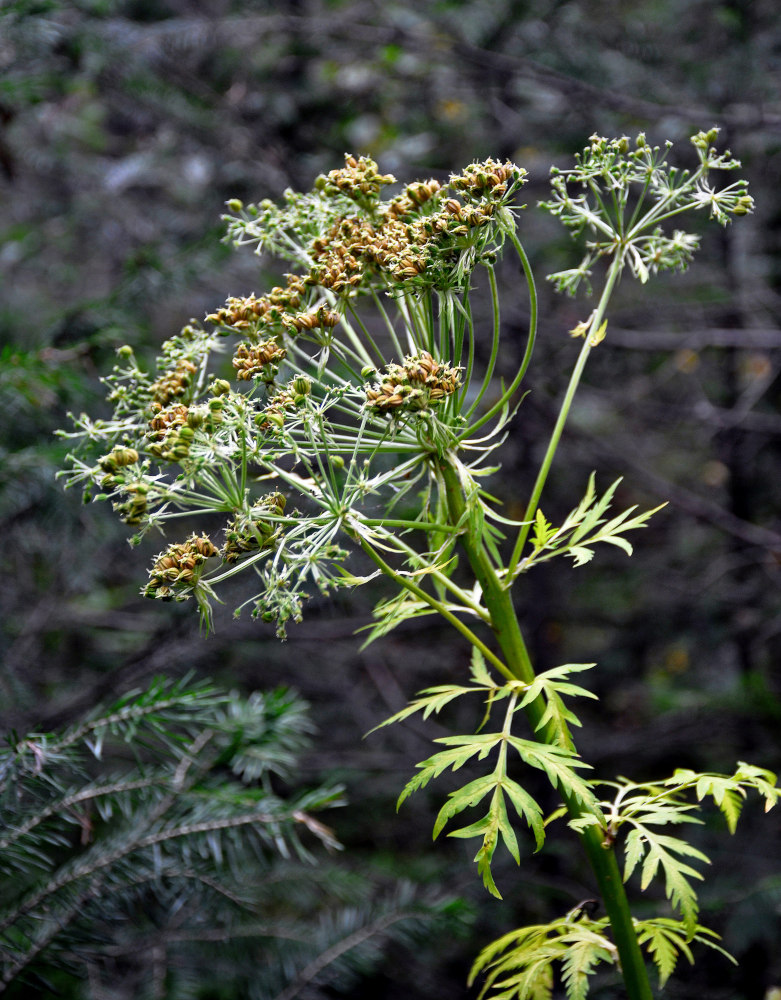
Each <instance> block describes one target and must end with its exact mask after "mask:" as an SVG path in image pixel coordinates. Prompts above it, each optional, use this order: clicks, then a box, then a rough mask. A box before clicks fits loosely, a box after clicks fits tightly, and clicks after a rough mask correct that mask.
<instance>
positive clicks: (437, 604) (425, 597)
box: [358, 538, 515, 680]
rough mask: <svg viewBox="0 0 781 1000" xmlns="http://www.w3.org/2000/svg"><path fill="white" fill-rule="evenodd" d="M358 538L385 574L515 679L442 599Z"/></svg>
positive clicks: (507, 677)
mask: <svg viewBox="0 0 781 1000" xmlns="http://www.w3.org/2000/svg"><path fill="white" fill-rule="evenodd" d="M358 540H359V541H360V545H361V548H362V549H363V551H364V552H365V553H366V555H367V556H369V558H370V559H371V560H372V562H374V563H375V564H376V565H377V566H379V568H380V569H381V570H382V572H383V573H384V574H385V576H387V577H388V578H389V579H391V580H393V581H394V583H396V584H397V585H398V586H399V587H403V588H404V589H405V590H408V591H409V592H410V593H411V594H414V595H415V596H416V597H417V598H418V599H419V600H421V601H424V602H425V603H426V604H428V605H429V607H430V608H432V610H434V611H437V612H439V614H440V615H442V617H443V618H444V619H445V621H448V622H450V624H451V625H452V626H453V627H454V628H455V629H457V630H458V631H459V632H460V633H461V634H462V635H463V636H464V637H465V638H466V639H468V640H469V642H470V643H471V644H472V645H473V646H474V647H475V648H476V649H479V650H480V652H481V653H482V654H483V656H484V657H485V658H486V659H487V660H488V661H489V662H490V663H493V665H494V666H495V667H496V669H497V670H498V671H499V673H500V674H501V675H502V676H503V677H505V678H506V679H507V680H513V678H514V677H515V674H513V673H512V672H511V671H510V670H508V669H507V667H506V666H505V664H504V663H502V661H501V660H500V659H499V657H498V656H497V655H496V653H494V651H493V650H492V649H489V647H488V646H486V644H485V643H484V642H483V641H482V640H481V639H480V638H479V637H478V636H476V635H475V633H474V632H473V631H472V630H471V629H470V628H468V627H467V626H466V625H464V623H463V622H462V621H461V620H460V619H459V618H456V616H455V615H454V614H453V613H452V611H449V610H448V609H447V608H446V607H445V605H444V604H443V603H442V602H441V601H438V600H437V599H436V598H435V597H432V596H431V595H430V594H427V593H426V591H425V590H423V589H422V588H421V587H419V586H418V585H417V584H416V583H413V582H412V580H410V579H409V578H408V577H406V576H403V575H402V574H401V573H397V572H396V570H394V569H393V567H392V566H389V565H388V563H386V562H385V560H384V559H383V558H382V556H381V555H380V554H379V552H377V551H376V550H375V549H373V548H372V546H371V545H369V543H368V542H367V541H366V539H365V538H359V539H358Z"/></svg>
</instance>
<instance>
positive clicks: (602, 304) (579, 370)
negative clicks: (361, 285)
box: [506, 252, 624, 587]
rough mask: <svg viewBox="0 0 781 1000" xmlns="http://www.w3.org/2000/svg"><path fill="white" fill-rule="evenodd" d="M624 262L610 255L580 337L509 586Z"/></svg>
mask: <svg viewBox="0 0 781 1000" xmlns="http://www.w3.org/2000/svg"><path fill="white" fill-rule="evenodd" d="M623 266H624V256H623V254H622V253H621V252H618V253H616V256H615V257H614V258H613V263H612V264H611V265H610V270H609V272H608V276H607V280H606V281H605V287H604V289H603V291H602V295H601V297H600V300H599V304H598V305H597V308H596V309H595V310H594V314H593V316H592V320H591V325H590V326H589V329H588V331H587V333H586V335H585V337H584V338H583V347H582V348H581V349H580V354H579V355H578V360H577V362H576V363H575V367H574V369H573V371H572V375H571V376H570V380H569V385H568V386H567V391H566V393H565V395H564V401H563V403H562V404H561V409H560V411H559V416H558V418H557V420H556V424H555V426H554V428H553V433H552V434H551V438H550V441H549V442H548V449H547V451H546V452H545V457H544V458H543V460H542V465H541V466H540V471H539V472H538V473H537V479H536V480H535V483H534V488H533V489H532V494H531V497H530V499H529V503H528V504H527V507H526V511H525V512H524V515H523V521H524V524H523V526H522V527H521V530H520V531H519V532H518V538H517V541H516V543H515V548H514V549H513V554H512V556H511V557H510V561H509V563H508V564H507V577H506V579H507V586H508V587H509V586H510V584H511V583H512V581H513V578H514V576H515V571H516V568H517V566H518V562H519V560H520V558H521V553H522V552H523V547H524V545H525V544H526V539H527V538H528V536H529V530H530V528H531V525H532V521H533V520H534V515H535V513H536V512H537V505H538V503H539V502H540V496H541V494H542V490H543V487H544V486H545V481H546V480H547V478H548V473H549V472H550V468H551V465H552V464H553V458H554V455H555V454H556V449H557V448H558V446H559V441H560V440H561V434H562V431H563V430H564V425H565V424H566V422H567V417H568V416H569V411H570V408H571V407H572V401H573V399H574V398H575V393H576V392H577V389H578V385H579V384H580V379H581V376H582V375H583V369H584V368H585V367H586V361H587V360H588V356H589V354H590V353H591V348H592V347H593V346H594V344H593V340H592V338H593V336H594V334H595V333H596V332H597V330H599V328H600V326H601V324H602V320H603V318H604V315H605V310H606V309H607V304H608V302H609V301H610V296H611V295H612V294H613V289H614V288H615V285H616V282H617V281H618V276H619V275H620V273H621V270H622V268H623Z"/></svg>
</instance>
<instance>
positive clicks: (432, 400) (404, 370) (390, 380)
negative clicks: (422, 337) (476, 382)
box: [365, 351, 461, 414]
mask: <svg viewBox="0 0 781 1000" xmlns="http://www.w3.org/2000/svg"><path fill="white" fill-rule="evenodd" d="M460 371H461V369H460V368H451V367H450V366H449V365H447V364H445V362H443V361H436V360H435V359H434V358H433V357H432V356H431V355H430V354H429V353H428V351H421V353H420V354H417V355H410V356H409V357H407V358H405V359H404V364H401V365H397V364H390V365H388V366H387V367H386V369H385V371H384V372H383V373H382V374H381V378H380V381H379V382H376V383H375V384H374V385H373V386H371V387H370V388H367V389H366V404H365V405H366V409H368V410H371V411H373V412H375V413H381V414H399V413H402V412H413V413H419V412H421V411H422V410H427V409H429V408H430V407H433V406H436V405H437V404H438V403H441V402H442V400H443V399H445V398H446V397H447V396H449V395H450V394H451V393H452V392H455V390H456V389H457V388H458V387H459V385H460V384H461V378H460V375H459V372H460Z"/></svg>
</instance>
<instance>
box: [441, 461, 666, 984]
mask: <svg viewBox="0 0 781 1000" xmlns="http://www.w3.org/2000/svg"><path fill="white" fill-rule="evenodd" d="M456 463H457V459H456V458H455V456H450V461H449V462H448V461H447V460H445V461H443V462H442V463H441V467H440V468H441V473H442V478H443V481H444V484H445V492H446V496H447V503H448V509H449V512H450V517H451V520H452V521H453V523H454V524H458V523H459V522H461V521H462V518H463V514H464V510H465V508H466V501H465V497H464V493H463V489H462V486H461V481H460V477H459V473H458V468H457V464H456ZM464 522H465V523H466V522H467V519H464ZM461 541H462V544H463V546H464V550H465V552H466V555H467V558H468V560H469V564H470V566H471V567H472V571H473V572H474V574H475V577H476V579H477V581H478V582H479V584H480V586H481V587H482V590H483V601H484V603H485V606H486V608H487V609H488V611H489V613H490V615H491V627H492V629H493V632H494V635H495V637H496V641H497V643H498V644H499V647H500V649H501V651H502V653H503V654H504V661H505V663H506V664H507V666H508V667H509V669H510V670H511V671H512V673H513V675H514V676H515V677H517V678H518V679H519V680H522V681H523V682H524V683H526V684H530V683H531V682H532V681H533V680H534V677H535V673H534V667H533V665H532V662H531V658H530V656H529V652H528V650H527V648H526V643H525V642H524V639H523V634H522V633H521V629H520V625H519V623H518V617H517V615H516V613H515V608H514V607H513V601H512V595H511V593H510V591H509V590H508V589H507V588H506V587H505V586H504V584H503V583H502V581H501V580H500V579H499V577H498V576H497V574H496V571H495V569H494V567H493V565H492V564H491V561H490V559H489V557H488V554H487V553H486V551H485V549H484V548H483V545H482V541H481V539H480V538H477V537H474V536H473V535H472V534H470V533H469V532H468V531H467V533H465V534H463V535H462V536H461ZM545 707H546V706H545V699H544V698H543V697H542V696H540V697H538V698H536V699H535V700H534V701H533V702H531V703H530V704H529V705H527V706H526V708H525V711H526V715H527V718H528V719H529V721H530V723H531V726H532V729H533V730H534V731H535V732H536V733H537V734H538V737H539V738H540V739H541V740H544V741H545V742H547V743H553V742H554V738H553V735H552V733H550V732H549V731H546V729H547V727H543V728H542V729H540V730H538V728H537V727H538V726H539V724H540V720H541V719H542V715H543V713H544V711H545ZM561 794H562V798H563V799H564V803H565V805H566V807H567V811H568V812H569V814H570V816H571V817H572V818H573V819H576V818H579V817H581V816H583V815H584V814H585V812H586V810H585V809H584V807H583V805H582V804H581V803H580V802H579V801H578V800H577V799H576V798H575V797H574V796H571V795H568V794H567V793H566V791H564V790H562V792H561ZM578 836H579V837H580V840H581V842H582V844H583V847H584V849H585V851H586V855H587V857H588V860H589V863H590V865H591V869H592V871H593V872H594V876H595V878H596V881H597V885H598V887H599V892H600V895H601V897H602V902H603V903H604V906H605V911H606V912H607V915H608V917H609V919H610V926H611V927H612V930H613V940H614V942H615V945H616V949H617V950H618V956H619V960H620V963H621V971H622V974H623V977H624V984H625V986H626V990H627V997H628V1000H652V996H653V994H652V993H651V986H650V983H649V980H648V972H647V970H646V967H645V962H644V960H643V955H642V952H641V951H640V946H639V944H638V942H637V935H636V933H635V929H634V924H633V922H632V914H631V911H630V909H629V902H628V900H627V897H626V892H625V890H624V883H623V881H622V879H621V872H620V870H619V867H618V862H617V860H616V856H615V852H614V850H613V848H612V847H611V846H609V845H605V843H604V833H603V831H600V829H599V828H598V827H596V826H588V827H586V828H585V830H583V831H582V832H581V833H579V834H578Z"/></svg>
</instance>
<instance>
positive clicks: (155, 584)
mask: <svg viewBox="0 0 781 1000" xmlns="http://www.w3.org/2000/svg"><path fill="white" fill-rule="evenodd" d="M217 554H218V552H217V548H216V547H215V546H214V545H213V544H212V541H211V539H210V538H209V536H208V535H196V534H195V533H193V534H192V535H191V536H190V537H189V538H188V539H187V540H186V541H184V542H179V543H176V544H174V545H169V546H168V548H167V549H166V550H165V552H162V553H160V555H158V556H157V558H156V559H155V563H154V565H153V566H152V569H151V570H150V571H149V583H147V585H146V587H145V588H144V589H143V591H142V594H143V595H144V596H145V597H156V598H160V599H162V600H169V601H170V600H172V599H174V600H178V601H182V600H186V599H187V598H188V597H189V596H190V592H191V591H192V588H193V586H194V585H195V584H196V583H197V582H198V578H199V576H200V574H201V572H202V571H203V564H204V563H205V562H206V560H207V559H209V558H211V556H216V555H217Z"/></svg>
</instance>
